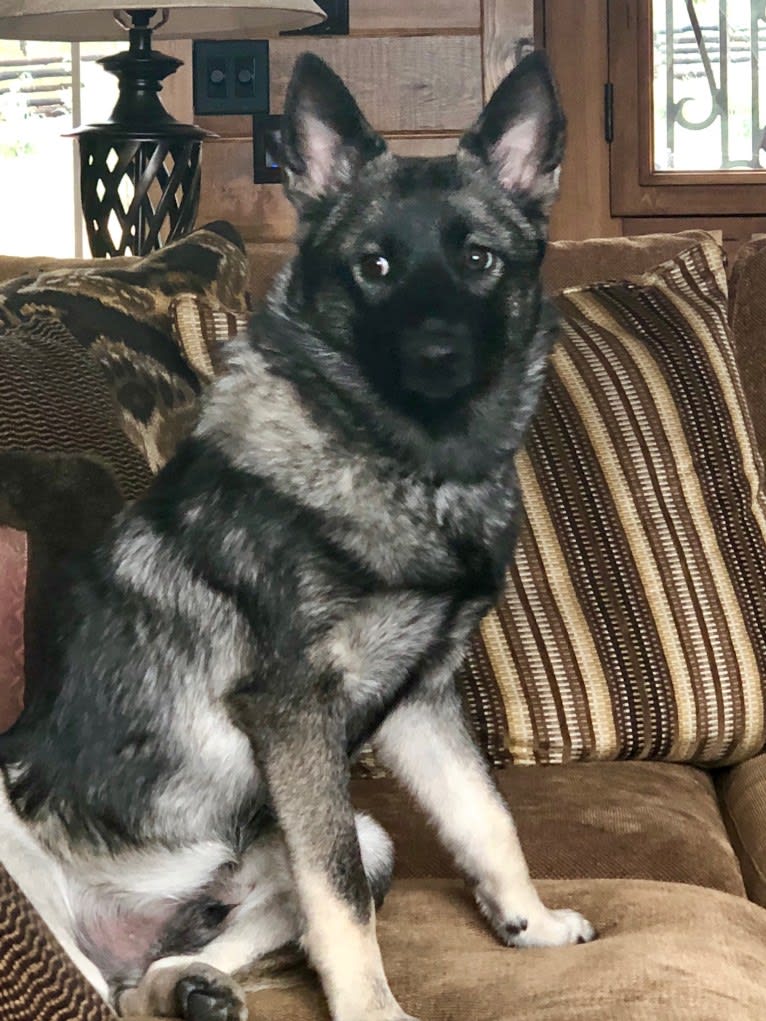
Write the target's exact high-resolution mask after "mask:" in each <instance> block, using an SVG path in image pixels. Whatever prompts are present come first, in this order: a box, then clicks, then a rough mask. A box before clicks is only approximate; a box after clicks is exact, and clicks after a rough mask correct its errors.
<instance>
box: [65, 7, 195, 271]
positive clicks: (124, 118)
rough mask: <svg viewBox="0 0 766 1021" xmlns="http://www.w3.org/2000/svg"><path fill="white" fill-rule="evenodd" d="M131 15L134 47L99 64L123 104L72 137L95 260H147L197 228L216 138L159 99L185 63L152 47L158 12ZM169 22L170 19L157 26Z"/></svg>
mask: <svg viewBox="0 0 766 1021" xmlns="http://www.w3.org/2000/svg"><path fill="white" fill-rule="evenodd" d="M126 13H127V14H128V16H129V17H130V18H131V24H127V23H124V22H123V23H124V24H125V27H126V29H128V32H129V37H130V47H129V49H128V50H126V51H125V52H123V53H117V54H114V55H113V56H109V57H103V58H102V59H101V60H99V64H101V65H102V67H104V69H105V70H107V71H109V73H110V74H113V75H115V76H116V77H117V79H118V80H119V83H120V95H119V98H118V100H117V104H116V106H115V108H114V110H113V111H112V114H111V116H110V118H109V120H107V121H105V122H104V123H102V124H89V125H86V126H84V127H81V128H77V129H76V130H75V131H73V132H71V134H73V135H75V136H76V137H77V139H78V141H79V143H80V188H81V194H82V207H83V215H84V217H85V226H86V229H87V232H88V241H89V243H90V249H91V252H92V253H93V255H95V256H115V255H126V254H131V255H144V254H146V253H147V252H150V251H152V250H153V249H155V248H159V247H160V246H161V245H163V244H165V243H167V242H168V241H172V240H173V239H174V238H176V237H180V236H182V235H183V234H185V233H187V232H188V231H189V230H190V229H191V228H192V226H193V225H194V221H195V218H196V215H197V208H198V206H199V192H200V148H201V143H202V139H203V138H206V137H210V136H211V135H212V132H209V131H205V130H203V129H202V128H198V127H196V126H195V125H192V124H180V123H179V122H178V121H177V120H175V118H173V117H171V116H170V114H169V113H168V112H167V110H165V108H164V107H163V106H162V103H161V102H160V100H159V96H158V92H159V91H160V89H161V88H162V84H161V82H162V80H163V79H164V78H166V77H167V76H168V75H170V74H172V73H173V72H174V71H175V70H176V69H177V68H178V67H179V66H180V65H181V63H182V62H181V61H180V60H178V59H176V58H175V57H169V56H166V55H165V54H162V53H157V52H156V51H155V50H153V49H152V30H153V27H154V26H152V24H151V19H152V17H153V16H154V14H155V12H154V11H153V10H138V11H129V12H126ZM122 17H124V15H122ZM165 20H167V13H163V15H162V18H161V20H160V21H159V22H158V23H157V26H156V27H160V26H161V25H162V24H164V22H165Z"/></svg>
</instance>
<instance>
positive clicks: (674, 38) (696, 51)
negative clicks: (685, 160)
mask: <svg viewBox="0 0 766 1021" xmlns="http://www.w3.org/2000/svg"><path fill="white" fill-rule="evenodd" d="M684 5H685V7H686V13H687V16H688V19H689V22H688V26H684V27H682V28H677V27H676V24H675V20H676V19H675V10H674V8H675V5H674V3H673V0H665V43H666V67H665V71H666V78H667V80H666V90H667V91H666V95H667V109H666V136H667V137H666V145H667V150H668V152H669V153H672V152H674V151H675V149H676V138H675V133H676V128H678V127H681V128H684V129H686V130H687V131H703V130H704V129H706V128H709V127H710V126H711V125H713V124H714V123H715V122H716V121H718V122H719V125H720V135H721V169H722V170H732V169H742V168H750V169H752V168H756V169H761V164H760V159H759V149H760V148H761V145H762V142H763V141H764V140H766V131H765V130H764V125H763V124H761V114H760V95H759V81H760V51H761V49H762V45H761V40H762V39H763V42H764V44H766V36H765V35H764V33H766V0H751V3H750V29H749V39H748V40H745V39H744V38H743V37H741V36H740V37H732V35H731V33H730V23H729V6H730V5H729V0H719V16H718V24H717V25H705V26H703V25H701V24H700V19H699V14H698V11H697V8H696V5H695V0H684ZM716 58H717V59H716ZM742 60H749V61H750V88H751V95H750V98H751V107H750V109H751V117H750V126H751V143H752V144H751V157H750V159H747V160H743V159H732V158H731V155H730V151H731V147H730V143H731V139H730V109H731V104H730V101H731V98H732V97H731V90H730V81H729V68H730V63H731V62H732V61H735V62H741V61H742ZM716 65H717V67H716ZM684 66H685V68H686V74H687V75H689V74H691V75H693V76H694V77H702V78H704V80H705V82H706V84H707V90H708V98H709V103H710V106H709V109H708V111H707V113H706V114H705V116H703V117H699V116H698V117H696V118H694V117H692V116H691V115H690V114H689V113H688V112H687V106H688V104H690V103H693V102H697V103H698V102H699V98H698V97H693V96H689V95H687V96H681V97H679V98H675V94H676V91H677V89H678V84H679V81H680V80H681V76H680V75H679V73H678V72H679V67H684ZM697 68H699V70H697ZM716 71H717V74H716Z"/></svg>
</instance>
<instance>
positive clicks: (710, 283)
mask: <svg viewBox="0 0 766 1021" xmlns="http://www.w3.org/2000/svg"><path fill="white" fill-rule="evenodd" d="M557 304H558V307H559V310H560V312H561V314H562V317H563V325H562V331H561V337H560V340H559V342H558V343H557V346H556V348H555V351H554V353H553V356H552V360H551V362H552V364H551V372H550V376H549V379H548V382H547V384H546V387H545V391H544V395H543V399H542V405H541V408H540V410H539V413H538V415H537V416H536V419H535V422H534V424H533V426H532V429H531V433H530V436H529V439H528V443H527V446H526V449H525V450H524V451H523V452H522V453H521V454H520V455H519V458H518V467H519V472H520V479H521V487H522V495H523V504H524V520H523V524H522V528H521V534H520V539H519V544H518V549H517V555H516V558H515V563H514V565H513V567H512V569H511V570H510V571H509V573H508V578H507V586H506V590H505V593H504V597H503V600H502V602H501V604H500V606H499V607H498V609H497V610H496V611H494V612H492V613H490V614H489V615H488V616H487V617H486V618H485V620H484V621H483V623H482V626H481V629H480V633H479V634H478V635H477V636H476V639H475V640H474V642H473V644H472V647H471V651H470V654H469V656H468V658H467V661H466V664H465V668H464V669H465V672H466V674H467V675H468V677H469V678H470V679H471V680H472V682H473V684H474V686H475V687H479V688H482V689H484V690H487V691H491V688H492V685H493V683H494V684H495V685H496V686H497V689H499V692H500V694H501V696H502V702H503V708H504V714H505V717H506V720H505V721H504V722H505V723H506V729H507V735H508V736H507V751H508V753H509V756H510V758H511V760H512V761H514V762H516V763H535V762H539V763H548V762H568V761H570V760H578V759H579V760H587V759H591V760H592V759H617V758H655V759H669V760H673V761H679V762H693V763H698V764H713V763H716V764H720V763H730V762H735V761H737V760H741V759H744V758H746V757H748V756H750V755H752V754H754V753H755V752H757V751H758V750H759V749H760V748H762V746H763V745H764V740H765V735H766V729H765V723H764V679H765V678H766V631H765V630H764V621H766V499H765V498H764V491H763V470H762V464H761V460H760V456H759V453H758V449H757V445H756V442H755V439H754V434H753V430H752V426H751V422H750V419H749V417H748V412H747V409H746V405H745V401H744V398H743V395H742V388H741V384H740V378H739V375H738V371H737V367H736V364H735V359H734V354H733V351H732V346H731V343H730V340H729V336H728V329H727V307H726V306H727V294H726V275H725V270H724V265H723V261H722V255H721V252H720V250H719V249H718V247H717V246H716V245H715V244H714V243H713V242H712V241H711V242H709V243H704V244H701V245H697V246H695V247H692V248H690V249H689V250H688V251H686V252H684V253H682V254H681V255H680V256H678V257H676V258H674V259H672V260H671V261H669V262H666V263H663V264H662V265H661V266H659V267H658V268H657V269H655V270H654V271H652V272H650V273H647V274H645V275H644V276H642V277H639V278H634V279H632V280H628V281H622V282H615V283H605V284H599V285H595V286H590V287H582V288H572V289H569V290H565V291H564V292H563V293H562V294H561V295H560V296H559V298H558V299H557Z"/></svg>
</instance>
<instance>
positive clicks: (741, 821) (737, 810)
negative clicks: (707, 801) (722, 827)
mask: <svg viewBox="0 0 766 1021" xmlns="http://www.w3.org/2000/svg"><path fill="white" fill-rule="evenodd" d="M716 782H717V785H718V793H719V797H720V799H721V812H722V814H723V818H724V821H725V823H726V827H727V829H728V831H729V836H730V838H731V842H732V844H733V846H734V850H735V851H736V853H737V855H738V856H739V860H740V866H741V868H742V875H743V877H744V880H745V887H746V888H747V895H748V897H749V898H750V899H751V900H754V901H755V902H756V904H760V905H761V906H762V907H766V754H763V755H757V756H756V757H755V758H753V759H750V760H749V761H748V762H742V763H740V764H739V765H738V766H734V767H733V768H732V769H726V770H721V771H720V772H719V773H717V774H716Z"/></svg>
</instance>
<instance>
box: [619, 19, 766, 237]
mask: <svg viewBox="0 0 766 1021" xmlns="http://www.w3.org/2000/svg"><path fill="white" fill-rule="evenodd" d="M609 71H610V81H611V86H612V89H613V123H614V137H613V143H612V149H611V188H612V213H613V215H621V216H645V217H646V216H668V215H695V214H700V215H704V214H712V215H729V216H746V215H750V214H757V213H760V214H761V215H762V214H763V213H764V211H766V169H765V168H766V152H764V149H763V147H762V143H763V142H764V129H765V128H766V75H765V74H764V71H766V8H764V4H763V3H762V2H758V0H610V3H609Z"/></svg>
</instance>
